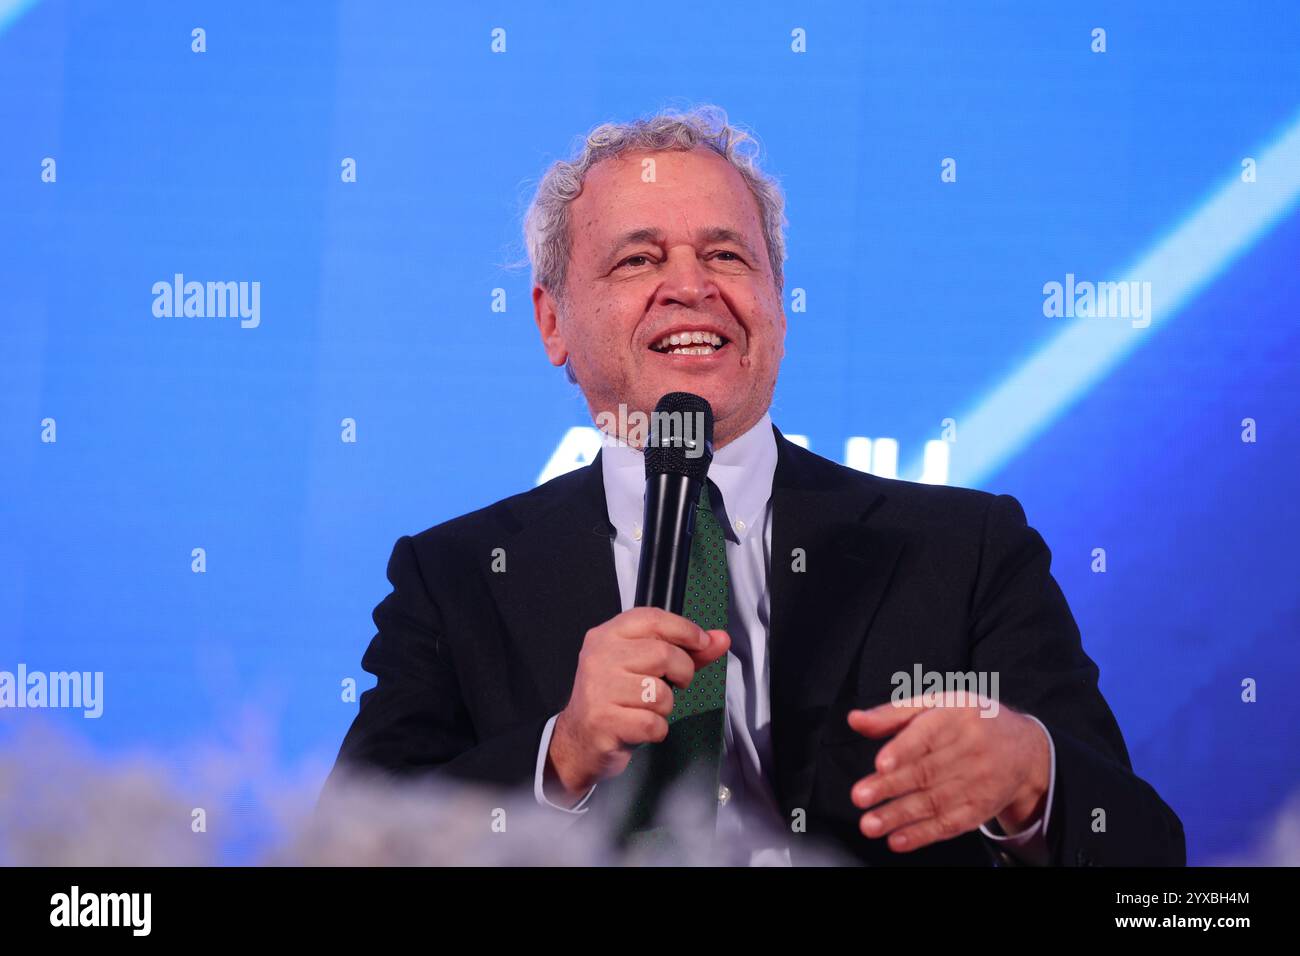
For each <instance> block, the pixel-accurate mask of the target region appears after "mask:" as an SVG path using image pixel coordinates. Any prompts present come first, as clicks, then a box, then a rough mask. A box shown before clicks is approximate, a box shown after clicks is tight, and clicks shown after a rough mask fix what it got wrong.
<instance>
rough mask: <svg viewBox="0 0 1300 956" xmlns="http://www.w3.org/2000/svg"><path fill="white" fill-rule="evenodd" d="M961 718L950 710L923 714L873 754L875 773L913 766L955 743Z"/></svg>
mask: <svg viewBox="0 0 1300 956" xmlns="http://www.w3.org/2000/svg"><path fill="white" fill-rule="evenodd" d="M960 721H961V718H960V716H959V715H958V714H956V713H954V712H953V711H951V710H932V711H929V712H927V713H925V714H922V715H921V716H920V717H918V718H917V719H915V720H913V721H912V722H911V723H910V724H908V725H907V726H906V727H904V728H903V729H902V731H900V732H899V733H898V734H897V735H896V736H895V737H894V739H893V740H891V741H889V743H887V744H885V745H884V746H883V747H881V748H880V751H879V752H878V753H877V754H876V769H877V770H878V771H880V772H881V773H889V772H890V771H891V770H895V769H897V768H899V767H903V766H906V765H907V764H909V763H915V762H916V761H917V760H920V759H921V758H922V757H924V756H925V755H926V754H928V753H932V752H934V751H936V750H942V749H943V748H944V747H946V746H948V745H950V744H951V743H952V742H953V741H955V740H956V739H957V736H958V733H959V731H960V729H961V723H960Z"/></svg>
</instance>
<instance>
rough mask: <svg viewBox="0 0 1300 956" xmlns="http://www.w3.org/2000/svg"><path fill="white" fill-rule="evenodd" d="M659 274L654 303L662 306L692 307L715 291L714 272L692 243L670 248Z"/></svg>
mask: <svg viewBox="0 0 1300 956" xmlns="http://www.w3.org/2000/svg"><path fill="white" fill-rule="evenodd" d="M662 276H663V281H662V282H660V284H659V290H658V292H657V294H656V297H655V302H656V304H658V305H661V306H662V305H682V306H685V307H686V308H688V309H694V308H698V307H699V305H700V304H701V303H702V302H705V301H706V300H708V299H709V298H711V297H713V296H716V295H717V294H718V287H717V286H716V285H715V284H714V282H713V276H712V275H710V274H709V270H708V269H706V268H705V267H704V263H702V262H700V260H699V257H698V256H697V255H696V254H695V247H694V246H689V245H680V246H674V247H673V248H671V249H669V250H668V260H667V262H666V263H665V267H664V270H663V272H662Z"/></svg>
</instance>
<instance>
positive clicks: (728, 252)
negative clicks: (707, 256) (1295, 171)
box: [717, 249, 745, 262]
mask: <svg viewBox="0 0 1300 956" xmlns="http://www.w3.org/2000/svg"><path fill="white" fill-rule="evenodd" d="M717 256H731V258H730V259H728V260H726V261H727V262H744V261H745V260H744V259H742V258H741V257H740V254H739V253H736V252H732V251H731V250H730V249H722V250H720V251H719V252H718V253H717Z"/></svg>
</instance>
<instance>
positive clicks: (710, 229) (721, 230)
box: [610, 226, 757, 261]
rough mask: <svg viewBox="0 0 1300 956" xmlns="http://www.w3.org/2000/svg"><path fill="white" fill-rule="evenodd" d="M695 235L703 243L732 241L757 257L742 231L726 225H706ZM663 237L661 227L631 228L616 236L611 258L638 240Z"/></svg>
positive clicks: (748, 254) (644, 240) (645, 240)
mask: <svg viewBox="0 0 1300 956" xmlns="http://www.w3.org/2000/svg"><path fill="white" fill-rule="evenodd" d="M695 236H696V241H697V242H701V243H710V242H730V243H732V244H734V245H737V246H740V248H741V249H743V250H744V252H745V254H746V255H747V256H749V258H750V260H751V261H753V260H755V259H756V258H757V253H755V252H754V250H753V249H751V248H750V246H749V243H747V242H746V241H745V239H744V237H743V236H741V234H740V233H738V232H736V230H734V229H729V228H727V227H726V226H704V227H701V228H699V229H697V230H696V231H695ZM663 239H664V234H663V232H662V230H659V229H653V228H649V227H645V226H642V227H641V228H639V229H630V230H628V231H627V232H625V233H623V234H622V235H620V236H618V237H617V238H615V240H614V245H613V247H612V249H611V251H610V258H611V259H613V258H614V257H616V256H617V255H618V254H619V252H620V251H622V250H623V249H624V248H625V247H627V246H630V245H635V244H636V243H638V242H654V243H661V242H663Z"/></svg>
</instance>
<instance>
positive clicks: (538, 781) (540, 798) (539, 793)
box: [533, 714, 596, 814]
mask: <svg viewBox="0 0 1300 956" xmlns="http://www.w3.org/2000/svg"><path fill="white" fill-rule="evenodd" d="M559 716H560V715H559V714H556V715H555V716H554V717H552V718H551V719H550V720H548V721H547V722H546V727H545V728H543V730H542V743H541V745H540V746H539V747H538V748H537V771H536V773H534V774H533V796H534V797H536V798H537V803H538V805H539V806H543V807H552V808H554V809H556V810H560V811H561V812H563V813H573V814H582V813H586V812H587V810H588V809H590V808H589V807H588V806H587V801H588V800H590V799H591V795H592V794H593V793H595V792H596V785H595V784H594V783H593V784H592V785H591V789H590V790H588V791H587V792H586V794H585V795H584V796H583V798H582V799H581V800H579V801H578V802H577V803H575V804H574V805H573V806H572V807H562V806H560V805H559V804H558V803H552V802H551V801H550V800H547V799H546V788H545V787H544V786H543V783H544V782H545V779H546V753H547V751H549V750H550V749H551V734H552V733H554V731H555V721H556V719H557V718H558V717H559Z"/></svg>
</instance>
